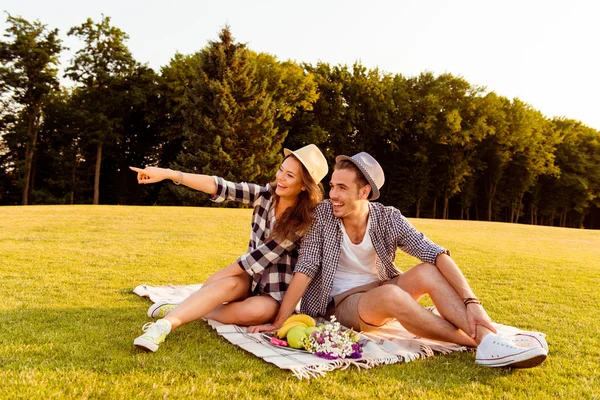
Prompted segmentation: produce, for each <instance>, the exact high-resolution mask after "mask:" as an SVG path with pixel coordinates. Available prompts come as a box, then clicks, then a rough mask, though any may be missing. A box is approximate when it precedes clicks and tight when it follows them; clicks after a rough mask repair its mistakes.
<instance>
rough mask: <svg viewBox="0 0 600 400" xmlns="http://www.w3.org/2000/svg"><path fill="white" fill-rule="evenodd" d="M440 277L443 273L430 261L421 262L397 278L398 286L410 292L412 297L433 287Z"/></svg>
mask: <svg viewBox="0 0 600 400" xmlns="http://www.w3.org/2000/svg"><path fill="white" fill-rule="evenodd" d="M441 278H443V275H442V273H441V272H440V270H439V269H438V267H436V266H435V265H433V264H430V263H422V264H418V265H415V266H414V267H412V268H411V269H409V270H408V271H406V272H405V273H404V274H402V275H401V276H400V278H399V279H398V286H399V287H400V288H401V289H403V290H405V291H406V292H408V293H411V294H412V295H413V297H415V296H416V297H419V296H420V295H422V294H423V293H428V292H429V291H430V290H431V289H432V288H433V287H435V285H436V284H437V282H439V279H441Z"/></svg>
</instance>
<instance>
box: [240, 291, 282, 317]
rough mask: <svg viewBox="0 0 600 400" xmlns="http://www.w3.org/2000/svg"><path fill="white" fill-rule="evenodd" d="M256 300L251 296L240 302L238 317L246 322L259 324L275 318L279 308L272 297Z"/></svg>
mask: <svg viewBox="0 0 600 400" xmlns="http://www.w3.org/2000/svg"><path fill="white" fill-rule="evenodd" d="M257 300H258V299H256V298H255V297H251V298H249V299H247V300H246V301H244V302H242V304H241V305H242V309H241V310H240V317H242V318H243V319H244V320H245V321H246V322H247V323H248V324H260V323H265V322H268V321H271V320H272V319H273V318H275V316H276V314H277V311H278V309H279V303H277V302H276V301H275V300H273V299H260V301H257ZM270 300H272V301H270Z"/></svg>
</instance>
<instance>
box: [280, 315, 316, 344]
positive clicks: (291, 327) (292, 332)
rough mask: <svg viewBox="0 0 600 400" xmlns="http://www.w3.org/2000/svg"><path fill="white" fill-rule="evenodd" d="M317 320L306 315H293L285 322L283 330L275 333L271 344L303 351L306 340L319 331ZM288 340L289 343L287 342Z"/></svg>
mask: <svg viewBox="0 0 600 400" xmlns="http://www.w3.org/2000/svg"><path fill="white" fill-rule="evenodd" d="M316 325H317V324H316V322H315V320H314V319H313V318H312V317H311V316H310V315H306V314H296V315H292V316H291V317H289V318H288V319H286V320H285V322H284V323H283V325H282V326H281V328H280V329H279V330H278V331H277V332H275V336H277V337H273V338H271V343H273V344H274V345H277V346H284V347H287V346H289V347H292V348H294V349H303V348H304V345H305V342H306V339H308V337H309V336H310V335H311V333H313V332H314V331H317V330H319V328H317V326H316ZM285 339H287V341H286V340H285Z"/></svg>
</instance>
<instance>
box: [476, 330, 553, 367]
mask: <svg viewBox="0 0 600 400" xmlns="http://www.w3.org/2000/svg"><path fill="white" fill-rule="evenodd" d="M547 356H548V353H547V352H546V350H544V349H543V348H542V347H540V346H534V347H519V346H517V345H515V344H514V343H513V342H511V341H510V340H508V339H507V338H506V337H504V336H501V335H495V334H493V333H490V334H488V335H487V336H486V337H484V338H483V340H482V341H481V343H480V344H479V346H478V347H477V353H476V356H475V363H477V364H479V365H484V366H486V367H511V368H532V367H535V366H538V365H540V364H541V363H542V362H544V360H545V359H546V357H547Z"/></svg>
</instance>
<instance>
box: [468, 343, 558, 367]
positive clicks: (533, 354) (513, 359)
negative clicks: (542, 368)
mask: <svg viewBox="0 0 600 400" xmlns="http://www.w3.org/2000/svg"><path fill="white" fill-rule="evenodd" d="M547 357H548V355H547V354H546V351H545V350H544V349H542V348H541V347H537V348H534V349H532V350H531V351H528V352H524V353H521V354H517V355H514V356H508V357H505V358H503V359H502V360H481V359H479V360H477V359H476V360H475V363H476V364H479V365H483V366H485V367H508V368H533V367H537V366H538V365H540V364H541V363H543V362H544V360H545V359H546V358H547Z"/></svg>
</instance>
